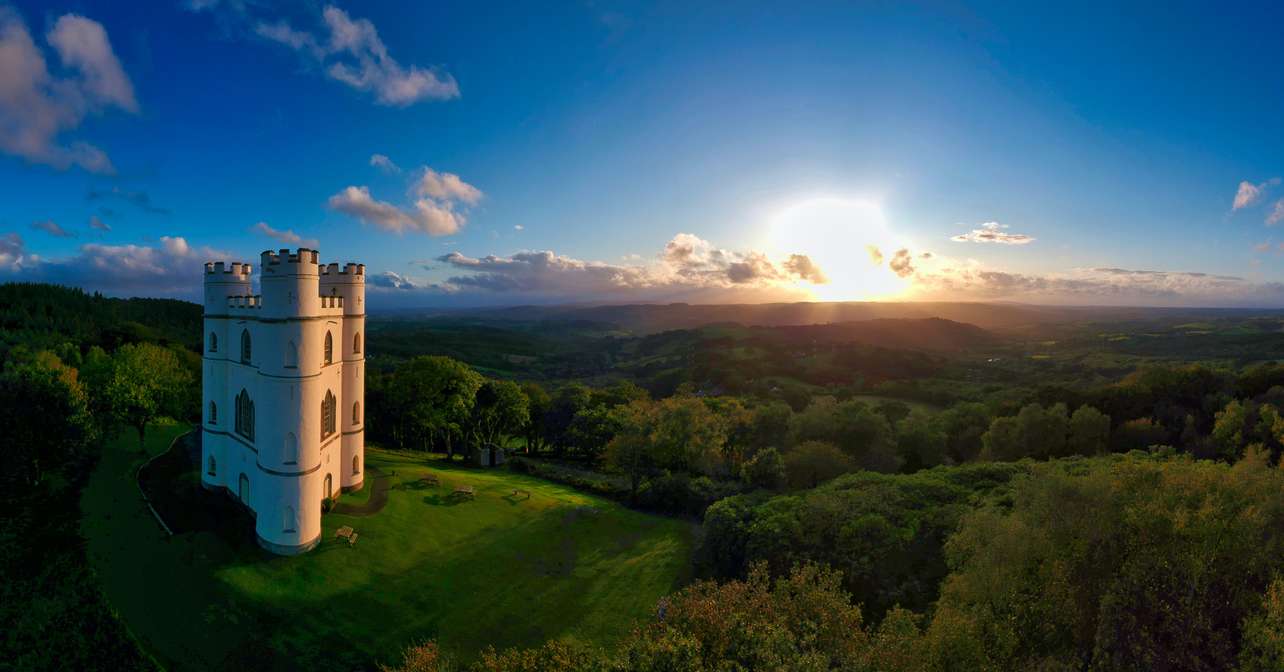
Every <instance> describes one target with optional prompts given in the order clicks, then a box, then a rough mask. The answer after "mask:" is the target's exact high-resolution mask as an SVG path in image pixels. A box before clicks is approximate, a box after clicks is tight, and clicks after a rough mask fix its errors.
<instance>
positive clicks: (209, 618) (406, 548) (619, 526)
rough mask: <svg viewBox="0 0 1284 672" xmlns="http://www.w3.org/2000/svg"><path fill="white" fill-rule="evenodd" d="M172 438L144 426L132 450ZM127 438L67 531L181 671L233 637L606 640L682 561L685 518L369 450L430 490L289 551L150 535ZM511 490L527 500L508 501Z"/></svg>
mask: <svg viewBox="0 0 1284 672" xmlns="http://www.w3.org/2000/svg"><path fill="white" fill-rule="evenodd" d="M182 431H183V428H172V429H170V428H167V429H160V428H158V429H156V430H153V432H152V434H151V436H150V437H149V446H148V450H149V452H151V453H153V454H154V453H157V452H160V451H163V450H164V449H165V448H166V446H167V445H168V443H169V441H170V440H171V439H173V438H174V437H175V436H176V435H178V434H180V433H181V432H182ZM135 441H136V439H132V437H130V436H129V435H127V434H126V435H123V436H122V437H121V438H120V439H118V440H117V441H115V442H113V443H112V444H111V445H109V446H108V448H107V450H106V454H105V455H104V458H103V460H102V462H101V464H100V466H99V468H98V470H97V472H96V473H95V474H94V476H93V478H92V480H91V482H90V484H89V487H88V488H87V489H86V492H85V495H84V498H83V500H82V509H83V510H84V512H85V517H84V520H83V523H82V526H83V530H84V533H85V536H86V538H87V539H88V540H89V553H90V558H91V562H92V563H93V564H94V566H95V567H96V568H97V570H98V571H99V573H100V576H101V579H102V582H103V584H104V590H105V591H106V593H107V596H108V598H109V599H110V601H111V602H112V604H113V606H114V607H115V608H116V609H117V610H118V611H119V612H120V613H121V615H122V617H123V619H124V621H125V622H126V623H127V624H128V625H129V626H130V627H131V629H132V630H133V631H134V632H135V633H136V634H137V635H138V636H139V637H140V639H142V640H143V641H144V642H145V643H146V645H147V646H148V647H149V649H151V650H152V651H153V652H154V653H155V654H156V655H157V656H158V657H160V658H161V659H162V660H163V661H167V662H169V663H171V664H173V665H174V666H175V667H178V668H181V669H209V668H215V667H219V666H221V665H222V664H223V663H224V662H225V661H226V660H227V657H228V656H229V655H230V654H236V653H240V654H242V655H244V649H245V648H246V647H247V646H251V644H250V642H253V646H256V647H259V648H265V649H271V650H273V651H275V652H276V653H277V654H278V655H279V654H280V653H281V652H290V651H308V650H312V651H317V650H320V649H321V648H324V649H326V650H330V651H349V652H351V653H352V654H353V656H354V657H355V658H356V659H364V660H369V659H371V658H375V659H378V660H383V661H391V660H393V659H394V657H395V656H396V655H397V654H398V652H399V651H400V649H401V648H402V647H403V646H405V645H406V644H408V643H410V642H411V641H415V640H419V639H424V638H429V637H435V638H437V639H438V640H439V642H440V643H441V644H442V645H443V646H444V647H445V648H447V649H448V650H452V651H455V652H456V653H458V654H460V655H463V656H465V657H467V656H470V655H472V654H474V653H475V652H477V651H478V650H480V649H481V648H483V647H484V646H485V645H487V644H492V643H493V644H495V645H496V646H497V647H504V646H514V645H533V644H537V643H538V642H540V641H543V640H544V639H546V638H549V637H566V638H574V639H578V640H580V641H585V642H588V643H591V644H595V645H602V646H606V645H609V644H610V643H612V642H613V641H614V640H615V639H616V638H618V637H619V636H621V635H623V634H624V633H625V632H626V631H627V629H628V628H629V626H630V624H631V623H632V622H633V621H634V619H637V618H643V617H646V616H647V615H649V614H650V613H651V610H652V609H653V608H654V604H655V601H656V600H657V599H658V598H659V597H660V596H661V595H663V594H665V593H667V592H669V591H670V590H672V589H673V588H674V587H675V585H676V584H677V583H678V582H679V581H681V580H682V578H683V577H684V575H685V573H686V571H687V565H688V560H689V554H690V544H691V540H690V529H689V527H688V525H687V524H685V523H682V522H678V521H674V520H669V519H665V518H659V517H655V516H648V515H644V514H640V513H636V512H633V511H629V510H627V509H624V508H622V507H620V506H618V505H616V504H614V503H612V502H609V501H606V500H602V499H599V498H595V497H592V496H588V495H584V494H581V493H577V492H575V491H572V490H569V489H567V488H565V487H563V486H560V485H555V484H551V483H547V482H544V481H540V480H538V479H534V478H531V477H526V476H521V475H516V474H511V473H508V472H506V471H488V472H481V471H474V470H467V469H462V468H451V467H448V466H445V465H442V464H440V463H437V462H432V461H426V460H425V459H424V458H422V457H420V456H417V455H403V454H399V453H392V452H386V451H379V450H374V449H371V450H369V451H368V452H367V460H368V462H367V463H368V464H369V465H370V466H375V467H378V468H380V469H382V470H383V471H384V472H385V473H387V474H389V475H390V476H389V477H390V478H392V479H393V481H392V482H393V483H394V484H398V485H400V484H405V483H411V482H413V481H415V480H417V479H418V478H420V477H421V476H423V475H425V474H428V473H436V474H438V475H439V476H440V478H441V486H440V487H439V488H429V489H416V488H413V487H405V486H402V487H394V489H393V490H392V491H391V492H389V501H388V504H387V506H386V508H384V509H383V510H382V511H381V512H379V513H377V514H375V515H372V516H365V517H358V516H342V515H338V514H330V515H327V516H326V517H325V519H324V520H323V527H324V538H325V540H326V541H325V542H324V543H323V544H322V546H321V547H320V548H319V549H317V550H315V551H313V552H312V553H309V554H307V555H304V556H300V557H294V558H279V557H272V556H269V555H267V554H266V553H263V552H261V551H259V550H257V549H255V548H244V547H240V548H238V547H235V546H234V545H231V544H229V543H227V542H226V541H224V540H223V539H221V538H220V537H218V536H216V535H215V534H213V533H210V532H195V533H187V534H180V535H178V536H176V537H174V538H173V539H169V540H167V539H165V537H164V535H163V534H162V533H161V532H160V530H159V528H158V527H157V525H156V523H155V522H154V521H153V519H152V518H151V516H150V514H149V513H148V512H147V510H146V508H145V507H144V506H143V505H142V503H141V501H140V500H139V497H138V490H137V487H136V486H135V483H134V480H133V470H134V468H135V467H136V466H137V464H138V463H139V462H141V460H142V457H141V456H140V455H139V454H138V453H137V451H136V448H135V446H136V444H135V443H134V442H135ZM456 483H468V484H472V485H473V486H475V487H476V488H477V497H476V500H475V501H472V502H463V503H459V504H449V503H447V502H446V501H445V495H447V494H449V492H450V489H452V488H453V486H454V485H455V484H456ZM369 487H370V484H367V489H369ZM514 488H520V489H523V490H528V491H530V493H531V497H530V499H520V498H513V497H512V496H511V495H512V491H513V489H514ZM367 496H368V495H367V494H366V493H360V494H357V495H345V501H353V502H359V501H364V500H365V498H366V497H367ZM341 525H351V526H352V527H354V528H356V530H357V531H358V532H359V534H360V540H359V541H358V543H357V545H356V547H354V548H349V547H347V546H346V544H342V543H340V542H337V541H334V540H333V536H334V531H335V530H336V529H337V528H338V527H339V526H341ZM264 653H267V651H266V650H265V651H264Z"/></svg>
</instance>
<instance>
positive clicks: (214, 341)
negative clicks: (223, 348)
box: [210, 331, 218, 352]
mask: <svg viewBox="0 0 1284 672" xmlns="http://www.w3.org/2000/svg"><path fill="white" fill-rule="evenodd" d="M210 352H218V334H216V333H214V332H212V331H211V332H210Z"/></svg>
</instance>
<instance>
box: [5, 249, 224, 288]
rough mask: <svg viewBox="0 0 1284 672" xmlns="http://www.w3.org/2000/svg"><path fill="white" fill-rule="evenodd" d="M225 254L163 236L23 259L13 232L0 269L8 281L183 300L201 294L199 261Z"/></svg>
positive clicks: (220, 256)
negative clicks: (66, 254) (149, 243)
mask: <svg viewBox="0 0 1284 672" xmlns="http://www.w3.org/2000/svg"><path fill="white" fill-rule="evenodd" d="M230 256H232V255H229V254H228V253H227V252H222V251H219V250H214V249H211V248H209V247H193V246H191V245H189V244H188V243H187V241H186V240H185V239H183V238H181V237H178V236H162V237H161V239H160V240H159V241H158V243H157V244H156V245H154V246H147V245H101V244H97V243H86V244H84V245H81V246H80V249H79V251H77V253H76V254H74V255H72V256H69V257H64V258H60V259H41V258H39V257H37V256H34V255H26V254H25V253H24V252H23V248H22V239H21V238H20V237H18V236H17V235H16V234H9V235H8V236H7V237H0V271H7V272H9V273H10V275H11V279H21V280H27V281H31V282H52V283H57V284H62V285H70V286H73V287H82V288H85V289H88V290H95V291H101V292H104V293H106V294H114V295H132V296H183V297H188V298H195V297H197V296H198V295H199V294H200V288H201V282H202V277H203V274H204V263H205V262H206V261H210V260H212V259H221V258H228V257H230Z"/></svg>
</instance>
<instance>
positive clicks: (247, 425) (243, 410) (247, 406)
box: [236, 390, 254, 441]
mask: <svg viewBox="0 0 1284 672" xmlns="http://www.w3.org/2000/svg"><path fill="white" fill-rule="evenodd" d="M236 433H237V434H240V435H241V436H244V437H245V438H247V439H249V440H251V441H253V440H254V402H253V401H251V400H250V393H249V392H246V391H245V390H241V393H240V394H238V395H236Z"/></svg>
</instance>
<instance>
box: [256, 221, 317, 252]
mask: <svg viewBox="0 0 1284 672" xmlns="http://www.w3.org/2000/svg"><path fill="white" fill-rule="evenodd" d="M250 231H252V232H254V233H259V234H262V235H265V236H267V237H268V238H272V239H274V240H278V241H280V242H282V243H285V244H286V245H299V246H301V247H307V248H310V249H313V250H315V249H316V248H317V247H319V245H318V244H317V239H316V238H304V237H302V236H300V235H299V234H297V233H295V232H294V230H293V229H285V230H281V229H274V228H272V227H271V226H268V223H267V222H259V223H258V224H255V225H254V226H252V227H250Z"/></svg>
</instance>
